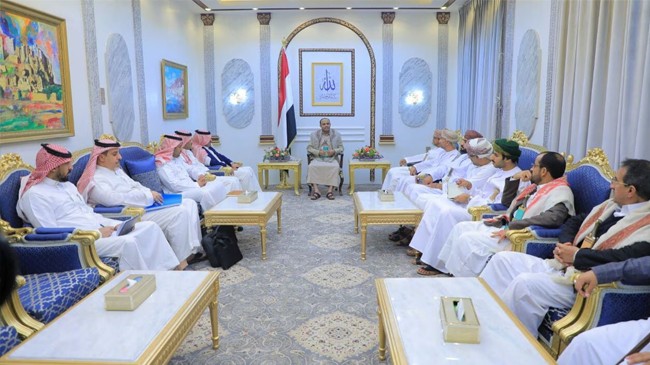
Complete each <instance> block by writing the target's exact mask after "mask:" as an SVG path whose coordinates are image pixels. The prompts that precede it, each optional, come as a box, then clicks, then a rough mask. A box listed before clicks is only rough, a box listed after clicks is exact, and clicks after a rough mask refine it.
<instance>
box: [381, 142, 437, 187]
mask: <svg viewBox="0 0 650 365" xmlns="http://www.w3.org/2000/svg"><path fill="white" fill-rule="evenodd" d="M440 132H442V130H440V129H436V130H435V131H433V142H432V143H433V148H432V149H430V150H428V151H427V152H426V153H423V154H419V155H414V156H408V157H404V158H403V159H401V160H400V161H399V166H394V167H391V168H390V169H389V170H388V173H386V178H384V182H383V184H382V186H381V189H382V190H389V191H394V190H395V188H396V187H397V183H398V178H399V177H402V176H409V175H410V170H409V167H410V166H412V165H414V164H416V163H419V162H424V161H429V160H431V161H437V160H438V159H439V158H440V156H441V155H442V153H443V152H445V150H443V149H442V148H440V146H439V145H438V141H439V140H440Z"/></svg>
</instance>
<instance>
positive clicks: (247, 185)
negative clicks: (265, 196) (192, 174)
mask: <svg viewBox="0 0 650 365" xmlns="http://www.w3.org/2000/svg"><path fill="white" fill-rule="evenodd" d="M203 150H204V151H205V152H206V153H208V154H210V155H212V156H214V157H215V158H216V159H217V160H219V161H221V159H220V158H219V156H217V154H215V153H213V152H212V151H211V150H210V149H208V148H203ZM210 162H211V160H210V156H205V158H204V159H203V164H204V165H206V166H210ZM233 175H235V177H236V178H237V179H239V183H240V184H241V187H242V189H244V190H248V191H262V187H261V186H260V182H259V181H258V180H257V175H255V171H253V168H251V167H250V166H239V167H238V168H237V170H235V171H234V172H233Z"/></svg>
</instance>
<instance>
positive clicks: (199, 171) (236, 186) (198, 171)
mask: <svg viewBox="0 0 650 365" xmlns="http://www.w3.org/2000/svg"><path fill="white" fill-rule="evenodd" d="M185 153H186V154H187V157H189V158H190V161H192V163H191V164H188V163H187V162H186V163H185V168H186V169H187V173H188V174H189V175H190V177H191V178H192V179H193V180H198V178H199V176H201V175H205V174H209V173H210V170H209V169H208V167H207V166H205V165H204V164H202V163H201V162H199V160H198V159H197V158H196V156H194V153H192V151H191V150H185ZM177 159H178V160H181V161H183V162H185V159H183V157H182V156H179V157H178V158H177ZM217 180H221V182H222V183H224V184H226V187H227V188H228V191H234V190H242V189H243V186H242V184H241V182H240V181H239V178H238V177H236V176H217ZM258 185H259V184H258Z"/></svg>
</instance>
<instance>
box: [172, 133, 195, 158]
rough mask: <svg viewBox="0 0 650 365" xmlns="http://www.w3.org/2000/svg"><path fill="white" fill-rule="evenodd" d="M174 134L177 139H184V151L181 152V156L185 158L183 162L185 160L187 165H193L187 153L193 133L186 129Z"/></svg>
mask: <svg viewBox="0 0 650 365" xmlns="http://www.w3.org/2000/svg"><path fill="white" fill-rule="evenodd" d="M174 133H176V136H177V137H181V138H182V139H183V150H182V151H181V156H183V160H185V162H186V163H188V164H190V165H191V164H192V160H191V159H190V156H188V154H187V152H185V145H186V144H187V143H188V142H190V141H191V140H192V133H191V132H188V131H186V130H184V129H180V130H177V131H174Z"/></svg>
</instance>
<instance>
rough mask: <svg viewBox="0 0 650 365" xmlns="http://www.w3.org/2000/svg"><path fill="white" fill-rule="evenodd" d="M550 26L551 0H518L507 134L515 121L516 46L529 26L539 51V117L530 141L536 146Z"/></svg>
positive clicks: (541, 132)
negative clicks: (535, 35) (535, 36)
mask: <svg viewBox="0 0 650 365" xmlns="http://www.w3.org/2000/svg"><path fill="white" fill-rule="evenodd" d="M550 26H551V1H550V0H520V1H517V2H516V6H515V24H514V40H513V63H512V67H513V68H512V85H510V86H511V99H510V100H511V102H510V110H509V111H508V112H509V113H510V125H509V126H508V131H509V134H511V133H512V132H513V131H514V130H515V129H516V121H515V102H516V100H517V95H516V83H517V55H518V54H519V45H520V44H521V40H522V38H523V37H524V33H526V31H527V30H529V29H532V30H534V31H536V32H537V34H538V35H539V45H540V48H541V50H542V52H541V59H540V66H541V67H540V68H541V73H540V90H539V91H540V92H539V101H538V108H539V109H538V110H539V114H538V116H539V118H538V119H537V123H536V125H535V130H534V132H533V135H532V138H531V142H532V143H535V144H539V145H543V144H544V120H545V118H546V115H545V107H546V83H547V73H548V55H549V49H548V47H549V31H550Z"/></svg>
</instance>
